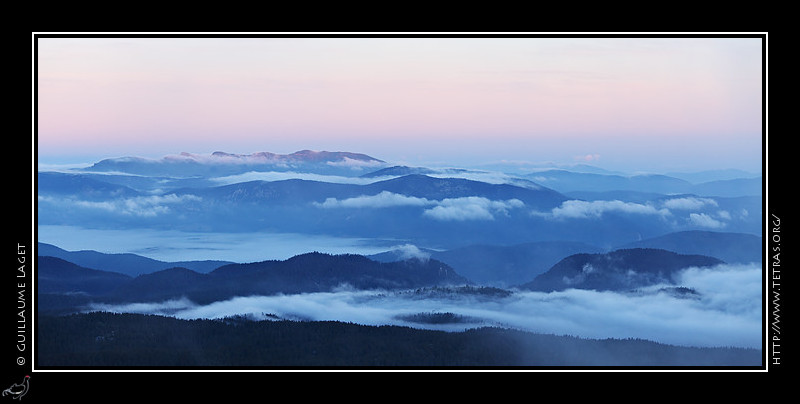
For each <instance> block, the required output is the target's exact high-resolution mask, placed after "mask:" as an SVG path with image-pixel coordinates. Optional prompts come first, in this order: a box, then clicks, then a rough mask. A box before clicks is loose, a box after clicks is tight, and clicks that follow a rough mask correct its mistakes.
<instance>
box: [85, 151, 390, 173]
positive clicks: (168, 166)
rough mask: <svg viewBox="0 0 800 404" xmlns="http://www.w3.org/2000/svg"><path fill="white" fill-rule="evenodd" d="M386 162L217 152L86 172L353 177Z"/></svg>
mask: <svg viewBox="0 0 800 404" xmlns="http://www.w3.org/2000/svg"><path fill="white" fill-rule="evenodd" d="M385 165H386V163H385V162H384V161H381V160H378V159H376V158H374V157H370V156H368V155H366V154H361V153H352V152H329V151H313V150H301V151H297V152H294V153H291V154H276V153H270V152H257V153H251V154H236V153H227V152H221V151H217V152H214V153H211V154H210V155H201V154H194V153H187V152H183V153H180V154H177V155H169V156H165V157H162V158H161V159H147V158H141V157H119V158H109V159H104V160H101V161H99V162H97V163H95V164H93V165H91V166H90V167H87V168H86V171H90V172H124V173H128V174H136V175H149V176H171V177H192V176H224V175H234V174H241V173H245V172H248V171H261V170H269V171H292V170H301V171H308V170H314V171H316V172H320V173H328V174H351V173H352V172H353V171H356V172H363V170H365V169H372V170H374V169H376V168H380V167H383V166H385Z"/></svg>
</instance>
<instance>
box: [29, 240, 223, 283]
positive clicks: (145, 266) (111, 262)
mask: <svg viewBox="0 0 800 404" xmlns="http://www.w3.org/2000/svg"><path fill="white" fill-rule="evenodd" d="M36 255H39V256H44V255H46V256H52V257H58V258H61V259H64V260H66V261H69V262H73V263H75V264H78V265H80V266H83V267H86V268H91V269H97V270H102V271H109V272H117V273H122V274H125V275H129V276H132V277H134V276H138V275H142V274H148V273H152V272H156V271H161V270H164V269H167V268H173V267H183V268H188V269H191V270H193V271H196V272H201V273H207V272H211V271H212V270H214V269H216V268H218V267H220V266H223V265H227V264H230V263H231V262H230V261H215V260H208V261H176V262H165V261H159V260H154V259H152V258H147V257H143V256H140V255H136V254H130V253H124V254H106V253H101V252H98V251H91V250H83V251H66V250H64V249H62V248H59V247H57V246H54V245H52V244H47V243H41V242H39V243H37V244H36Z"/></svg>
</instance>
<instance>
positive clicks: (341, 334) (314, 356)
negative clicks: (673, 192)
mask: <svg viewBox="0 0 800 404" xmlns="http://www.w3.org/2000/svg"><path fill="white" fill-rule="evenodd" d="M37 332H38V340H37V353H36V361H37V366H38V367H41V368H81V367H90V368H98V367H119V368H130V367H151V368H158V367H236V368H249V367H258V368H286V367H302V368H312V367H334V368H336V367H338V368H342V367H497V366H502V367H583V366H589V367H616V366H626V367H627V366H630V367H641V366H643V367H695V366H710V367H730V366H735V367H749V368H756V367H760V366H762V355H761V351H760V350H755V349H740V348H689V347H675V346H669V345H664V344H658V343H655V342H650V341H644V340H639V339H624V340H620V339H605V340H590V339H581V338H576V337H569V336H554V335H544V334H531V333H526V332H521V331H515V330H508V329H500V328H481V329H474V330H468V331H464V332H443V331H430V330H418V329H412V328H407V327H399V326H362V325H356V324H350V323H341V322H295V321H249V320H243V319H237V318H230V319H224V320H179V319H174V318H169V317H161V316H153V315H141V314H112V313H100V312H98V313H88V314H75V315H69V316H58V317H57V316H41V317H40V318H39V323H38V328H37Z"/></svg>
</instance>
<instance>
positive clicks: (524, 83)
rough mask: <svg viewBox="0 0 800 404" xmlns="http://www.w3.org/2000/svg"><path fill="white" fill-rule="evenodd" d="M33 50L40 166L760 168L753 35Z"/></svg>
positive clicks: (284, 41)
mask: <svg viewBox="0 0 800 404" xmlns="http://www.w3.org/2000/svg"><path fill="white" fill-rule="evenodd" d="M37 45H38V54H37V61H38V77H37V82H36V84H37V86H38V88H37V90H38V93H37V94H36V95H37V97H38V100H37V101H38V104H37V107H38V134H37V135H38V154H39V156H40V159H44V158H50V157H52V158H56V157H63V156H65V155H70V154H83V155H90V154H91V155H106V156H109V157H113V156H118V155H131V154H138V155H141V154H149V155H152V156H160V155H165V154H173V153H178V152H181V151H188V152H198V153H203V152H212V151H215V150H222V151H228V152H240V153H250V152H256V151H270V152H277V153H289V152H293V151H296V150H301V149H316V150H347V151H354V152H362V153H367V154H370V155H373V156H375V157H378V158H382V159H385V160H410V161H412V162H413V161H417V160H419V161H422V160H431V161H445V160H448V159H455V158H456V157H468V158H473V159H477V158H484V159H487V160H498V159H507V160H525V159H528V160H532V161H554V160H561V161H562V162H563V160H566V159H573V158H577V157H578V156H584V157H585V156H588V155H591V156H596V158H595V159H594V162H595V163H598V162H605V163H607V164H613V163H614V162H616V163H617V164H621V163H622V162H623V161H627V162H630V163H632V164H640V165H644V164H648V163H650V164H653V161H654V160H653V156H655V155H658V157H659V159H660V160H659V161H661V162H662V163H661V164H662V165H665V166H666V165H669V164H670V162H672V165H687V164H689V161H694V162H699V161H700V159H706V160H707V161H705V163H706V165H709V164H710V165H712V166H713V165H720V167H718V168H728V167H729V166H733V165H734V164H741V165H744V166H746V168H747V169H758V168H759V167H760V161H761V149H760V147H761V140H762V133H761V132H762V114H761V108H762V107H761V104H762V62H763V61H762V56H761V55H762V42H761V39H759V38H685V39H681V38H661V39H646V38H610V39H602V38H562V39H554V38H476V39H472V38H439V39H436V38H419V39H414V38H246V39H235V38H209V39H200V38H184V39H169V38H39V39H38V40H37ZM645 155H650V156H649V157H648V158H643V156H645ZM636 161H641V163H636ZM642 169H647V167H642Z"/></svg>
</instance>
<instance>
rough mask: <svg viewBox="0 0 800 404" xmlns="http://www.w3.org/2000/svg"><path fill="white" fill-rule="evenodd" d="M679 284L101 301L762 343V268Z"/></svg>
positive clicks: (160, 308)
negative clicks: (685, 293) (450, 317)
mask: <svg viewBox="0 0 800 404" xmlns="http://www.w3.org/2000/svg"><path fill="white" fill-rule="evenodd" d="M677 280H678V282H679V284H680V285H683V286H686V287H691V288H693V289H694V290H696V291H697V292H698V293H699V295H697V296H691V297H678V296H676V295H674V294H671V293H668V292H664V291H663V290H662V287H664V286H673V285H658V286H653V287H650V288H647V289H645V290H640V291H637V292H633V293H615V292H597V291H591V290H577V289H570V290H566V291H561V292H552V293H541V292H523V291H516V292H515V293H514V294H512V295H511V296H508V297H497V298H486V297H483V298H477V297H474V296H472V297H468V296H461V297H459V296H455V295H452V294H451V295H448V296H447V297H444V296H440V295H427V296H419V295H418V294H417V293H415V292H414V291H404V292H386V291H353V290H348V289H347V288H342V290H339V291H335V292H328V293H307V294H297V295H277V296H248V297H237V298H234V299H230V300H226V301H221V302H216V303H213V304H209V305H204V306H199V305H195V304H193V303H192V302H190V301H187V300H173V301H169V302H164V303H160V304H138V305H125V306H117V307H112V306H97V307H95V309H96V310H101V309H102V310H107V311H133V312H139V313H153V314H162V315H169V316H174V317H177V318H182V319H198V318H223V317H228V316H235V315H247V316H250V317H253V318H256V319H274V318H276V317H278V318H285V319H292V320H318V321H343V322H353V323H358V324H364V325H386V324H393V325H402V326H411V327H418V328H435V329H442V330H446V331H460V330H464V329H467V328H473V327H482V326H499V327H508V328H517V329H522V330H527V331H531V332H539V333H548V334H556V335H573V336H580V337H584V338H601V339H602V338H642V339H648V340H652V341H657V342H662V343H667V344H674V345H684V346H700V347H713V346H722V347H750V348H759V347H760V346H761V328H762V322H761V300H762V293H761V268H760V266H758V265H741V266H729V265H725V266H719V267H714V268H703V269H687V270H686V271H684V272H683V273H682V274H681V275H680V276H679V277H678V278H677ZM420 313H428V314H430V313H454V314H456V315H459V316H462V318H468V319H470V321H471V322H469V323H457V324H455V323H454V324H443V325H431V324H419V323H413V322H408V321H404V320H403V319H408V318H411V317H413V316H414V315H416V314H420Z"/></svg>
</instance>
